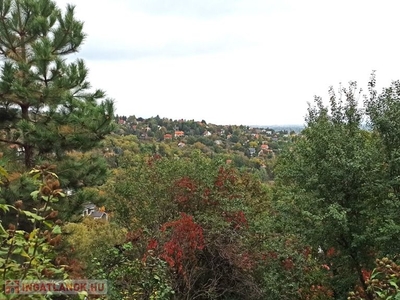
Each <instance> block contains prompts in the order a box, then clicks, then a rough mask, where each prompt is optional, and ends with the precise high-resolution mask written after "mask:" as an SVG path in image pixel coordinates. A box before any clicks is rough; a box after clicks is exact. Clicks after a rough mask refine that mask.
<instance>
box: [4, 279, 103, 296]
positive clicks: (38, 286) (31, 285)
mask: <svg viewBox="0 0 400 300" xmlns="http://www.w3.org/2000/svg"><path fill="white" fill-rule="evenodd" d="M4 291H5V293H6V294H7V295H10V294H20V295H34V294H42V295H46V294H53V295H54V294H80V293H84V294H88V295H105V294H107V280H6V282H5V290H4Z"/></svg>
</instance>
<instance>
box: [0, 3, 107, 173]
mask: <svg viewBox="0 0 400 300" xmlns="http://www.w3.org/2000/svg"><path fill="white" fill-rule="evenodd" d="M82 29H83V22H81V21H78V20H76V19H75V16H74V6H72V5H67V7H66V10H65V12H62V11H61V10H60V9H59V8H58V7H57V6H56V4H55V2H54V1H51V0H0V59H1V60H2V65H1V71H0V142H3V143H6V144H8V145H18V146H19V147H20V148H22V149H23V153H24V164H25V166H26V167H28V168H29V167H32V166H33V165H34V164H35V162H36V161H37V159H38V158H40V157H44V156H46V155H47V156H49V155H52V156H54V155H55V156H56V157H57V158H61V157H62V156H63V154H64V153H65V151H69V150H79V151H86V150H89V149H91V148H93V147H94V146H95V145H96V144H97V142H98V141H100V140H101V139H102V138H103V137H104V136H105V135H106V134H107V133H109V132H110V131H111V130H112V128H113V124H114V123H113V112H114V104H113V101H112V100H110V99H106V98H105V93H104V92H103V91H102V90H95V91H93V90H92V89H91V86H90V83H89V82H88V81H87V79H86V78H87V75H88V69H87V68H86V66H85V63H84V61H83V60H81V59H78V60H76V61H75V62H68V61H67V59H66V58H67V56H68V55H70V54H73V53H76V52H77V51H78V50H79V48H80V46H81V45H82V43H83V41H84V40H85V34H84V33H83V31H82Z"/></svg>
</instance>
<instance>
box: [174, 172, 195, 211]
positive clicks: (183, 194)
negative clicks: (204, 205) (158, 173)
mask: <svg viewBox="0 0 400 300" xmlns="http://www.w3.org/2000/svg"><path fill="white" fill-rule="evenodd" d="M173 186H174V188H175V194H176V195H175V200H176V201H177V202H178V203H179V204H185V203H186V202H187V201H189V199H190V197H191V196H192V195H193V194H194V193H195V192H196V190H197V186H196V184H195V183H194V181H193V180H192V179H190V178H189V177H186V176H185V177H182V178H180V179H178V180H177V181H176V182H175V184H174V185H173Z"/></svg>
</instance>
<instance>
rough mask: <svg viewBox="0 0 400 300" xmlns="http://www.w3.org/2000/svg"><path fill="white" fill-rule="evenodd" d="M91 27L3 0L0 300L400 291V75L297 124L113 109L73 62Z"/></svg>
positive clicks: (317, 107) (40, 2) (36, 1)
mask: <svg viewBox="0 0 400 300" xmlns="http://www.w3.org/2000/svg"><path fill="white" fill-rule="evenodd" d="M82 24H83V23H82V22H80V21H77V20H76V19H75V17H74V8H73V7H72V6H68V7H67V9H66V11H65V12H64V13H63V12H61V10H60V9H59V8H57V7H56V5H55V4H54V3H53V2H52V1H50V0H9V1H0V56H1V58H2V66H1V76H0V142H1V143H0V185H1V190H0V216H1V223H0V283H1V288H2V292H1V293H0V299H83V298H84V297H85V295H84V294H80V295H47V296H46V295H26V296H24V297H25V298H23V296H21V295H10V294H8V292H9V289H8V288H7V286H6V285H5V283H6V282H7V280H15V279H19V280H22V279H41V280H44V279H48V280H49V279H64V280H65V279H81V278H87V279H99V280H100V279H106V280H107V281H108V285H109V286H108V289H109V291H108V295H107V296H102V297H103V299H160V300H161V299H352V300H361V299H366V300H367V299H368V300H371V299H399V298H400V290H399V287H398V285H399V284H400V275H399V274H400V273H399V271H400V267H399V265H398V263H399V261H398V260H399V246H400V245H399V244H400V239H399V236H400V215H399V214H398V209H399V207H400V199H399V197H400V181H399V178H400V151H399V149H400V139H399V136H400V119H399V118H398V116H399V115H400V82H397V81H396V82H393V83H392V85H391V86H389V87H388V88H385V89H384V90H383V91H382V92H381V93H378V92H377V91H376V90H375V75H374V74H372V76H371V81H370V83H369V95H367V96H365V97H364V103H358V99H359V98H360V97H359V96H360V92H359V90H358V88H357V85H356V83H354V82H351V83H350V84H349V87H346V88H342V87H340V89H339V96H337V95H336V94H335V92H334V90H333V88H332V89H331V90H330V91H329V96H330V99H329V102H328V105H327V106H325V105H324V102H323V101H322V99H321V98H316V99H315V101H314V103H313V104H311V105H310V106H309V110H308V115H307V118H306V120H305V122H306V126H305V128H304V129H303V130H302V131H301V132H295V131H292V130H290V129H288V130H274V129H273V128H251V127H249V126H234V125H230V126H228V125H227V126H222V125H215V124H207V122H206V121H204V120H202V121H201V122H196V121H194V120H177V121H173V120H170V119H166V118H160V117H158V116H157V117H154V118H149V119H142V118H136V117H135V116H114V113H113V111H114V105H113V102H112V101H111V100H108V99H104V97H105V94H104V92H102V91H100V90H98V91H95V92H89V89H90V84H89V83H88V82H87V81H86V77H87V72H88V71H87V69H86V68H85V65H84V62H83V61H81V60H78V61H77V62H73V63H67V60H66V59H65V58H64V57H66V56H67V55H68V54H71V53H74V52H76V51H77V50H78V49H79V47H80V45H81V44H82V42H83V41H84V37H85V35H84V33H83V31H82V29H83V26H82ZM360 104H363V107H364V109H360ZM366 125H367V126H366ZM366 128H368V129H366ZM87 204H93V206H95V208H94V209H95V213H96V214H90V213H88V215H89V216H83V211H84V208H85V205H87ZM95 215H96V216H98V218H94V216H95ZM92 298H93V299H94V298H95V296H93V295H89V299H92ZM97 298H99V296H97Z"/></svg>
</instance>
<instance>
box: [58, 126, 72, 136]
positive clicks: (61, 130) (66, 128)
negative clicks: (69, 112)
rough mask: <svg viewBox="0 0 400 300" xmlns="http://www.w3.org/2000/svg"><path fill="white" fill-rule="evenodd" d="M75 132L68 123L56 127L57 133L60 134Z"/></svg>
mask: <svg viewBox="0 0 400 300" xmlns="http://www.w3.org/2000/svg"><path fill="white" fill-rule="evenodd" d="M74 132H75V129H74V128H73V127H72V126H69V125H62V126H59V127H58V133H59V134H61V135H68V134H72V133H74Z"/></svg>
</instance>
